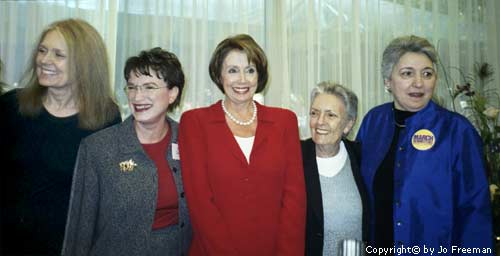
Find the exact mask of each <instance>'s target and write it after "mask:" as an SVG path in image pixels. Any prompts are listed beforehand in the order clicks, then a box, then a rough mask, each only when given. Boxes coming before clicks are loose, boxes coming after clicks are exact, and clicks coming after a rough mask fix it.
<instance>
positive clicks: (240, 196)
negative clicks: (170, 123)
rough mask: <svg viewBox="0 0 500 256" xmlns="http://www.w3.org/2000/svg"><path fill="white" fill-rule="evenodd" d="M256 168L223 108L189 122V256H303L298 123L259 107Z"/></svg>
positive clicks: (185, 153)
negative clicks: (191, 237)
mask: <svg viewBox="0 0 500 256" xmlns="http://www.w3.org/2000/svg"><path fill="white" fill-rule="evenodd" d="M257 110H258V112H257V119H258V124H257V131H256V134H255V141H254V144H253V148H252V152H251V154H250V164H248V163H247V161H246V159H245V156H244V155H243V152H242V151H241V149H240V147H239V145H238V143H237V142H236V140H235V138H234V136H233V134H232V133H231V130H230V129H229V127H228V126H227V124H226V120H225V117H224V112H223V110H222V106H221V101H218V102H217V103H215V104H213V105H212V106H209V107H206V108H200V109H195V110H190V111H187V112H185V113H184V114H183V115H182V118H181V121H180V129H179V149H180V156H181V165H182V172H183V181H184V189H185V192H186V199H187V202H188V208H189V213H190V215H191V222H192V224H193V241H192V244H191V248H190V252H189V255H252V256H255V255H259V256H262V255H269V256H271V255H272V256H275V255H287V256H290V255H304V241H305V217H306V196H305V185H304V173H303V170H302V168H303V167H302V155H301V151H300V150H301V149H300V141H299V132H298V127H297V126H298V125H297V117H296V116H295V114H294V113H293V112H291V111H289V110H285V109H279V108H271V107H266V106H263V105H260V104H257Z"/></svg>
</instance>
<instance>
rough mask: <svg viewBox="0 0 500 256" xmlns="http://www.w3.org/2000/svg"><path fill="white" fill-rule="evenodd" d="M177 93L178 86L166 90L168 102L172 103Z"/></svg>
mask: <svg viewBox="0 0 500 256" xmlns="http://www.w3.org/2000/svg"><path fill="white" fill-rule="evenodd" d="M178 95H179V87H177V86H174V87H172V88H171V89H169V92H168V104H172V103H173V102H174V101H175V99H177V96H178Z"/></svg>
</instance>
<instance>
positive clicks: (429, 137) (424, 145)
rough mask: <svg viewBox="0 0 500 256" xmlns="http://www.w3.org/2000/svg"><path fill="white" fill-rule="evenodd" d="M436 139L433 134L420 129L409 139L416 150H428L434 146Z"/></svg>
mask: <svg viewBox="0 0 500 256" xmlns="http://www.w3.org/2000/svg"><path fill="white" fill-rule="evenodd" d="M435 142H436V137H435V136H434V134H433V133H432V132H431V131H429V130H427V129H421V130H418V131H416V132H415V134H413V136H412V138H411V144H412V145H413V147H414V148H416V149H418V150H428V149H431V148H432V147H433V146H434V143H435Z"/></svg>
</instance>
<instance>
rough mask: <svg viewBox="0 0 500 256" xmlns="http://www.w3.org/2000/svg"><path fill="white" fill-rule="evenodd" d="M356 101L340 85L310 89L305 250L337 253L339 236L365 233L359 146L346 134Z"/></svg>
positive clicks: (305, 148) (358, 237)
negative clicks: (348, 138)
mask: <svg viewBox="0 0 500 256" xmlns="http://www.w3.org/2000/svg"><path fill="white" fill-rule="evenodd" d="M357 104H358V100H357V97H356V95H355V94H354V93H353V92H351V91H350V90H348V89H346V88H344V87H343V86H341V85H338V84H334V83H331V82H322V83H320V84H318V86H317V87H315V88H314V89H313V90H312V93H311V108H310V112H309V117H310V121H309V126H310V128H311V135H312V138H310V139H307V140H305V141H302V158H303V163H304V178H305V181H306V191H307V222H306V249H305V255H337V253H338V250H339V246H340V244H341V242H342V240H357V241H361V240H365V239H364V238H365V236H366V235H367V231H366V227H367V225H366V224H367V217H368V216H367V212H368V211H367V210H368V208H367V202H366V191H365V188H364V185H363V182H362V178H361V174H360V172H359V162H360V160H361V159H360V155H359V154H360V151H361V149H360V146H359V144H358V143H355V142H351V141H349V140H347V139H346V138H345V136H347V134H348V133H349V132H350V131H351V129H352V127H353V125H354V123H355V122H356V117H357ZM361 248H362V247H359V249H361Z"/></svg>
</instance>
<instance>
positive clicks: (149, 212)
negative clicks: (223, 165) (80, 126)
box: [62, 116, 191, 256]
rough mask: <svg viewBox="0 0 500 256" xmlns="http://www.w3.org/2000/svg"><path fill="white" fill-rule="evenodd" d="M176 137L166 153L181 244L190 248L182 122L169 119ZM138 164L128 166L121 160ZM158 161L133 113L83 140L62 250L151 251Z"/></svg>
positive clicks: (82, 252)
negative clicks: (178, 147)
mask: <svg viewBox="0 0 500 256" xmlns="http://www.w3.org/2000/svg"><path fill="white" fill-rule="evenodd" d="M168 122H169V124H170V128H171V134H172V137H171V139H170V145H169V147H168V150H167V155H166V156H165V157H166V158H167V161H168V164H169V166H170V169H171V170H172V172H173V173H172V174H173V177H174V182H175V185H176V188H177V195H178V200H179V225H177V227H178V230H179V234H180V236H179V237H180V238H181V239H176V240H173V241H171V242H172V243H179V248H181V250H182V252H184V253H186V252H187V249H188V247H189V245H190V240H191V224H190V221H189V215H188V209H187V206H186V200H185V198H184V190H183V186H182V182H181V181H182V177H181V166H180V161H179V160H178V159H173V154H172V148H173V146H172V145H173V144H177V130H178V126H177V123H176V122H175V121H173V120H171V119H168ZM129 160H132V161H133V162H134V163H135V164H136V166H135V167H134V168H133V169H132V170H130V169H129V170H123V168H121V167H120V164H121V163H124V162H127V161H129ZM156 170H157V169H156V166H155V164H154V162H153V160H151V159H150V158H149V157H148V155H147V154H146V152H145V151H144V149H143V148H142V145H141V144H140V142H139V139H138V138H137V135H136V132H135V129H134V124H133V117H132V116H131V117H129V118H128V119H127V120H125V121H124V122H123V123H121V124H118V125H115V126H112V127H110V128H108V129H105V130H102V131H100V132H97V133H95V134H93V135H91V136H89V137H87V138H86V139H84V140H83V141H82V143H81V145H80V149H79V153H78V158H77V164H76V167H75V173H74V177H73V187H72V191H71V201H70V206H69V213H68V221H67V224H66V234H65V238H64V244H63V250H62V254H63V255H75V256H76V255H99V256H101V255H137V256H142V255H145V253H147V251H148V249H149V247H148V243H149V241H150V235H151V233H152V225H153V220H154V214H155V209H156V202H157V192H158V175H157V171H156Z"/></svg>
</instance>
